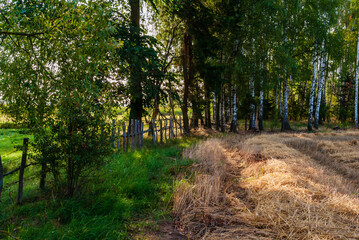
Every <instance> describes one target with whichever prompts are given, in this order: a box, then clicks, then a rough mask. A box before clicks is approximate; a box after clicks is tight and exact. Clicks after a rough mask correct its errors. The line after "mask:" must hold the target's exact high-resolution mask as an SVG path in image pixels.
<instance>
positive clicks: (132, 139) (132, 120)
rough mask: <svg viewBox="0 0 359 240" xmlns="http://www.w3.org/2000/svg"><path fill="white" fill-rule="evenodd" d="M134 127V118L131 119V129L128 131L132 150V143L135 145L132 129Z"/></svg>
mask: <svg viewBox="0 0 359 240" xmlns="http://www.w3.org/2000/svg"><path fill="white" fill-rule="evenodd" d="M134 128H135V120H134V119H131V131H130V133H131V150H133V147H134V145H135V138H134V135H135V134H134V132H135V131H134V130H135V129H134Z"/></svg>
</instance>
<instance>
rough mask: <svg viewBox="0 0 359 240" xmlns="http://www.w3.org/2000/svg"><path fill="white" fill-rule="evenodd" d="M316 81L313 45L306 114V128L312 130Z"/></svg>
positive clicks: (315, 56) (315, 51) (315, 60)
mask: <svg viewBox="0 0 359 240" xmlns="http://www.w3.org/2000/svg"><path fill="white" fill-rule="evenodd" d="M316 81H317V48H316V47H315V50H314V56H313V78H312V84H311V87H310V98H309V114H308V130H309V131H312V130H313V127H312V123H313V106H314V95H315V83H316Z"/></svg>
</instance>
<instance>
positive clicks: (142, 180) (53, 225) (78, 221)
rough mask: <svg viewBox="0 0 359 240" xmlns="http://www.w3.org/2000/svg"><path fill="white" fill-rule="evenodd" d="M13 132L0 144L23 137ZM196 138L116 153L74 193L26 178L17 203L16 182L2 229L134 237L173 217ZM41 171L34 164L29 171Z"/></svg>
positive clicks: (6, 200)
mask: <svg viewBox="0 0 359 240" xmlns="http://www.w3.org/2000/svg"><path fill="white" fill-rule="evenodd" d="M11 134H13V135H11ZM8 136H9V138H4V139H1V143H0V149H5V146H9V145H10V143H11V141H13V140H10V139H13V138H14V139H17V140H16V141H15V142H21V139H22V138H23V135H21V134H19V133H18V132H16V131H15V132H13V133H10V132H9V133H8ZM11 136H12V137H11ZM195 141H196V139H189V138H187V139H177V140H173V141H170V142H169V143H168V144H166V145H163V146H157V147H152V146H150V147H151V148H143V149H142V150H140V151H136V152H130V153H125V154H114V155H113V156H111V157H109V158H108V159H107V162H106V164H105V165H104V166H103V167H102V168H101V169H99V170H97V171H92V172H88V174H87V177H86V178H84V179H83V181H82V185H81V189H80V190H79V191H78V192H77V194H76V195H75V196H74V197H72V198H66V197H63V196H56V195H54V194H52V192H51V191H50V190H47V191H45V192H41V191H40V190H39V187H38V180H37V179H35V178H33V179H31V177H30V179H29V180H28V181H26V182H25V189H24V204H23V205H21V206H17V205H15V204H14V201H15V199H16V194H17V193H16V189H17V187H16V186H13V187H10V188H9V189H7V190H6V191H5V192H4V193H3V196H2V199H3V202H2V203H0V204H1V208H0V230H6V231H8V232H10V233H11V234H13V235H14V236H16V237H18V238H19V239H24V240H25V239H131V237H132V236H133V235H134V234H136V233H138V232H141V231H151V230H156V229H157V228H158V225H157V223H158V222H159V221H161V220H165V219H169V218H170V212H171V207H170V205H171V204H170V202H171V198H172V192H173V185H174V181H175V179H176V174H177V173H178V172H179V171H180V170H181V169H182V168H183V167H185V166H187V165H189V164H191V163H190V162H189V161H186V160H182V158H181V157H180V154H181V150H182V149H183V148H186V147H188V146H189V145H191V144H193V142H195ZM2 146H4V147H3V148H2ZM8 149H10V148H8ZM9 151H10V150H9ZM36 171H37V169H36V167H34V168H32V169H31V170H29V171H28V174H36ZM15 175H17V174H15ZM28 177H29V176H28ZM5 180H6V179H5ZM6 181H8V180H6ZM5 185H6V182H5ZM0 234H1V233H0ZM1 237H4V239H11V238H10V237H8V238H6V236H5V235H0V239H1Z"/></svg>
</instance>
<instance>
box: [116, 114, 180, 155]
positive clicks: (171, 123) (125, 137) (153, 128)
mask: <svg viewBox="0 0 359 240" xmlns="http://www.w3.org/2000/svg"><path fill="white" fill-rule="evenodd" d="M144 126H145V124H144V122H142V121H139V120H135V119H131V121H130V124H129V125H128V126H127V127H126V123H122V124H121V123H120V122H116V120H113V121H112V137H113V139H115V141H114V148H117V150H120V149H121V148H122V149H123V151H124V152H127V151H129V150H136V149H137V148H142V147H143V138H144V135H145V133H149V135H150V136H152V141H153V143H154V144H158V143H163V142H165V141H167V139H174V138H176V137H177V136H178V134H181V135H182V133H183V128H182V119H181V117H180V118H179V119H176V118H175V119H174V118H173V117H171V118H170V119H159V120H157V121H155V120H154V119H152V120H151V122H150V123H149V124H148V129H147V130H144Z"/></svg>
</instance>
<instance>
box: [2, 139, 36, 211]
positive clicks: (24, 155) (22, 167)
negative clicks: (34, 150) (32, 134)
mask: <svg viewBox="0 0 359 240" xmlns="http://www.w3.org/2000/svg"><path fill="white" fill-rule="evenodd" d="M28 144H29V139H28V138H24V142H23V150H22V157H21V165H20V167H18V168H16V169H14V170H12V171H10V172H8V173H4V168H3V165H2V161H1V156H0V201H1V192H2V190H3V185H4V177H6V176H9V175H11V174H13V173H15V172H17V171H19V181H18V183H19V188H18V194H17V203H18V204H21V203H22V192H23V189H24V172H25V168H27V167H29V166H31V165H34V164H33V163H30V164H27V165H26V159H27V149H28Z"/></svg>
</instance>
